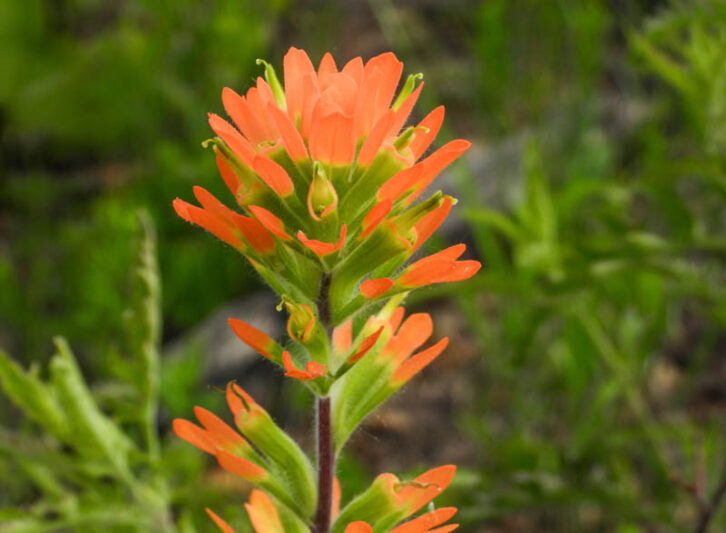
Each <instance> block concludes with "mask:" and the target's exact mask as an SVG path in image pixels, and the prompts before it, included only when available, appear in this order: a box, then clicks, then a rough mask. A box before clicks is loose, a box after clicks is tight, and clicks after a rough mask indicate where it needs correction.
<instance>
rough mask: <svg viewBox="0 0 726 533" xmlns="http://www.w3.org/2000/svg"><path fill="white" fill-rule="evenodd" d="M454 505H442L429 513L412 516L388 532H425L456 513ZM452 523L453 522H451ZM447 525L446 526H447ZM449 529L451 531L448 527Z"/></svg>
mask: <svg viewBox="0 0 726 533" xmlns="http://www.w3.org/2000/svg"><path fill="white" fill-rule="evenodd" d="M456 510H457V509H456V507H442V508H441V509H436V510H435V511H431V512H430V513H426V514H424V515H421V516H419V517H418V518H414V519H413V520H410V521H409V522H406V523H405V524H402V525H400V526H398V527H397V528H394V529H392V530H391V532H390V533H427V532H430V529H431V528H432V527H435V526H438V525H441V524H443V523H444V522H446V521H447V520H449V519H450V518H451V517H452V516H454V515H455V514H456ZM452 525H453V524H452ZM447 527H448V526H447ZM449 531H452V530H451V529H449Z"/></svg>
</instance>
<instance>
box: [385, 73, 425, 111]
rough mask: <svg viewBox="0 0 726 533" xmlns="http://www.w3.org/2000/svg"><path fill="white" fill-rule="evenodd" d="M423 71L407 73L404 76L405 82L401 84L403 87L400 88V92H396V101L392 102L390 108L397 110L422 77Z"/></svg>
mask: <svg viewBox="0 0 726 533" xmlns="http://www.w3.org/2000/svg"><path fill="white" fill-rule="evenodd" d="M423 77H424V76H423V73H422V72H418V73H416V74H409V75H408V77H407V78H406V82H405V83H404V84H403V88H402V89H401V92H400V93H398V96H397V97H396V101H395V102H393V105H392V106H391V109H393V110H394V111H397V110H398V108H399V107H401V104H403V102H404V101H405V100H406V98H408V97H409V96H411V93H412V92H413V90H414V89H415V88H416V82H417V81H420V80H422V79H423Z"/></svg>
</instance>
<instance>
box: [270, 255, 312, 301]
mask: <svg viewBox="0 0 726 533" xmlns="http://www.w3.org/2000/svg"><path fill="white" fill-rule="evenodd" d="M293 243H294V241H291V242H290V243H289V244H288V243H283V242H282V241H278V245H277V248H276V252H275V253H276V254H277V256H278V258H279V259H280V261H281V262H282V264H283V265H284V268H285V271H286V272H289V276H288V275H285V274H284V272H280V274H282V275H283V276H285V277H286V278H287V279H288V280H289V281H290V282H291V283H292V284H294V286H295V287H296V288H297V289H298V290H299V291H300V292H301V293H302V294H304V295H305V297H306V299H310V300H314V299H315V298H316V297H317V294H318V291H319V290H320V279H321V276H322V270H321V268H320V264H319V263H317V262H315V261H313V260H312V259H310V257H308V255H307V254H304V253H300V252H298V251H297V250H296V249H295V248H294V247H293V246H290V244H293ZM278 294H280V293H278ZM282 294H284V293H282Z"/></svg>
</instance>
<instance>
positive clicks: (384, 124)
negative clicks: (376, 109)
mask: <svg viewBox="0 0 726 533" xmlns="http://www.w3.org/2000/svg"><path fill="white" fill-rule="evenodd" d="M395 118H396V113H395V112H394V111H393V110H392V109H389V110H388V111H386V113H385V114H384V115H383V116H382V117H381V118H379V119H378V121H377V122H376V123H375V124H374V125H373V128H372V129H371V131H370V133H369V134H368V136H367V137H366V140H365V141H364V142H363V146H361V149H360V153H359V154H358V163H360V164H361V165H363V166H368V165H370V164H371V162H372V161H373V159H375V157H376V155H377V154H378V150H380V148H381V145H382V144H383V141H384V140H385V139H386V137H387V136H388V135H389V133H388V132H389V131H390V130H391V129H392V126H393V122H394V120H395Z"/></svg>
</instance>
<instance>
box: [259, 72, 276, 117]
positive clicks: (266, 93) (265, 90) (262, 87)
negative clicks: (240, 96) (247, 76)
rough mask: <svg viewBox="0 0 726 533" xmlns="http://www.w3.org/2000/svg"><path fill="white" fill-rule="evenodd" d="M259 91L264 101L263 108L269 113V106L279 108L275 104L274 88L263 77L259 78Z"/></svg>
mask: <svg viewBox="0 0 726 533" xmlns="http://www.w3.org/2000/svg"><path fill="white" fill-rule="evenodd" d="M257 91H258V92H259V95H260V100H261V101H262V104H263V107H264V108H266V109H267V110H268V112H269V107H268V106H269V105H270V104H273V105H275V106H277V103H276V102H275V94H274V93H273V92H272V88H271V87H270V85H269V84H268V83H267V82H266V81H265V78H263V77H262V76H257ZM254 111H257V110H254Z"/></svg>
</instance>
